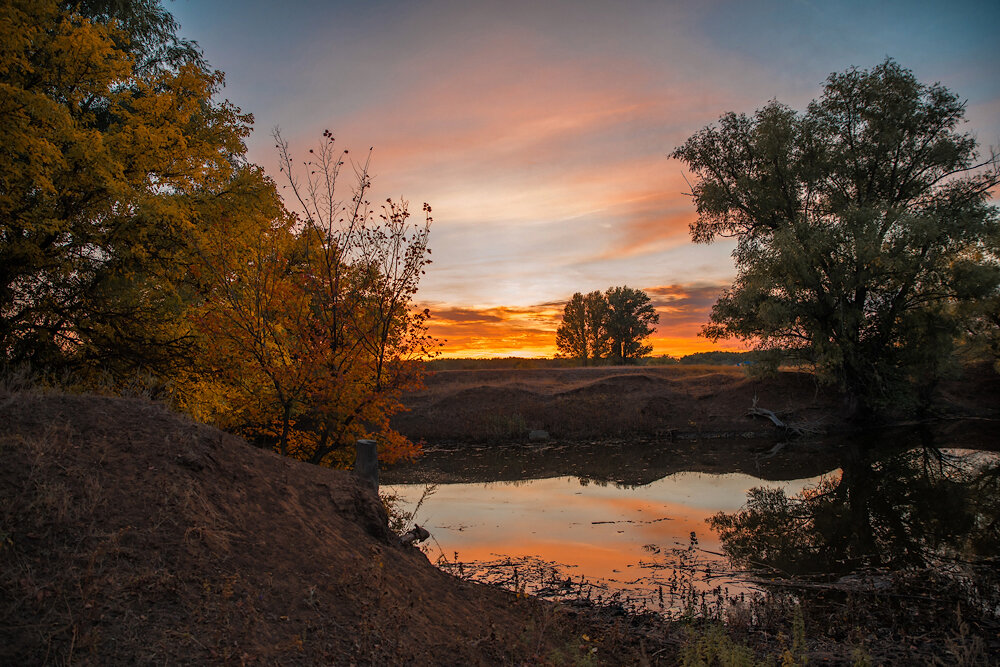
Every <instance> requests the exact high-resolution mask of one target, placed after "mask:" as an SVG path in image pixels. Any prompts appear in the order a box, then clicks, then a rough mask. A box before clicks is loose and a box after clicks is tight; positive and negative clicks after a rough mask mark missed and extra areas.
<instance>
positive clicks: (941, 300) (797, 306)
mask: <svg viewBox="0 0 1000 667" xmlns="http://www.w3.org/2000/svg"><path fill="white" fill-rule="evenodd" d="M964 111H965V107H964V104H963V102H962V101H961V100H960V99H959V98H958V97H957V96H956V95H955V94H953V93H951V92H950V91H948V90H947V89H946V88H944V87H943V86H941V85H940V84H933V85H926V84H922V83H920V82H918V81H917V80H916V78H915V77H914V76H913V74H912V73H911V72H910V71H908V70H906V69H904V68H902V67H900V66H899V65H898V64H897V63H895V62H894V61H892V60H887V61H885V62H884V63H882V64H881V65H879V66H877V67H874V68H872V69H870V70H864V69H856V68H855V69H850V70H848V71H846V72H843V73H835V74H832V75H830V77H829V78H828V79H827V82H826V85H825V87H824V89H823V94H822V96H821V97H820V98H819V99H818V100H814V101H813V102H811V103H810V104H809V105H808V107H807V109H806V111H805V112H804V113H800V112H796V111H794V110H792V109H790V108H789V107H787V106H785V105H783V104H780V103H779V102H776V101H775V102H771V103H769V104H767V105H766V106H765V107H764V108H762V109H760V110H758V111H757V112H756V113H755V114H754V115H753V116H747V115H745V114H736V113H727V114H725V115H724V116H722V118H721V119H720V120H719V122H718V124H717V125H710V126H708V127H706V128H704V129H702V130H701V131H699V132H698V133H696V134H695V135H694V136H692V137H691V138H689V139H688V140H687V141H686V142H685V143H684V144H683V145H682V146H680V147H679V148H677V149H676V150H675V151H674V153H673V157H675V158H677V159H679V160H682V161H683V162H685V163H686V164H687V165H688V167H689V168H690V169H691V171H692V172H693V174H694V175H695V176H696V177H697V180H696V182H695V184H694V186H693V190H692V196H693V199H694V203H695V206H696V208H697V212H698V219H697V221H696V222H694V223H693V224H692V225H691V235H692V237H693V239H694V240H695V241H697V242H703V243H708V242H711V241H712V240H713V239H716V238H719V237H735V239H736V241H737V246H736V249H735V251H734V253H733V257H734V259H735V262H736V269H737V277H736V280H735V282H734V284H733V286H732V287H731V288H730V289H729V290H727V291H726V292H725V293H724V294H723V296H722V297H721V298H720V299H719V301H718V303H716V305H715V307H714V308H713V310H712V315H711V320H710V323H709V324H708V325H707V326H706V328H705V330H704V333H705V335H707V336H708V337H710V338H712V339H716V340H717V339H719V338H724V337H730V336H733V337H738V338H741V339H744V340H748V341H753V342H755V343H756V345H758V346H759V347H761V348H780V349H784V350H791V351H795V352H797V353H798V354H799V355H800V356H801V357H802V358H804V359H805V360H807V361H808V362H811V363H813V364H814V365H815V367H816V368H817V370H818V371H819V372H820V373H821V374H822V375H823V376H825V377H828V378H830V379H831V380H834V381H837V382H839V383H840V385H841V386H842V387H843V389H844V390H845V392H846V394H847V396H848V397H849V399H850V401H851V403H852V405H854V406H855V408H856V409H857V410H858V411H859V412H862V413H868V412H870V411H871V410H877V409H879V408H883V407H885V406H887V405H888V404H891V403H898V402H900V401H911V402H912V401H913V400H914V398H915V397H918V395H919V393H920V391H921V390H926V389H927V388H928V387H931V386H933V382H934V379H935V378H937V377H938V376H939V375H940V373H941V372H942V369H943V366H944V365H945V364H946V363H947V362H948V360H949V358H950V353H949V351H950V350H951V348H952V344H953V341H954V340H955V337H956V335H957V334H958V332H959V330H960V328H961V325H962V318H963V313H964V312H966V309H963V307H962V306H963V305H967V304H970V303H975V302H978V301H981V300H984V299H989V298H991V297H992V298H995V295H996V294H997V290H998V286H1000V263H998V256H1000V230H998V215H997V209H996V207H995V206H994V205H992V204H991V203H990V194H989V193H990V189H991V188H993V187H994V186H996V185H997V183H998V182H1000V171H998V168H997V166H998V165H997V160H996V159H995V157H994V158H992V159H985V160H978V159H977V158H978V155H977V152H976V140H975V137H974V136H973V135H972V134H970V133H963V132H961V131H960V130H959V125H960V123H961V122H962V121H963V117H964Z"/></svg>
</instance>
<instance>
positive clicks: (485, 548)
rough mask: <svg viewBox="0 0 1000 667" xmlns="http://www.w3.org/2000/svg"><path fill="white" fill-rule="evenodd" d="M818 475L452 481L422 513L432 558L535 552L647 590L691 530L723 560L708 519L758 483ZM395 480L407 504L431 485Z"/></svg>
mask: <svg viewBox="0 0 1000 667" xmlns="http://www.w3.org/2000/svg"><path fill="white" fill-rule="evenodd" d="M819 479H820V478H812V479H803V480H794V481H783V482H775V481H764V480H759V479H756V478H754V477H751V476H749V475H744V474H740V473H730V474H722V475H717V474H708V473H696V472H681V473H676V474H672V475H668V476H666V477H664V478H662V479H659V480H657V481H655V482H653V483H651V484H647V485H644V486H639V487H619V486H615V485H613V484H602V483H597V482H592V481H587V480H581V479H578V478H575V477H555V478H549V479H537V480H527V481H521V482H507V483H504V482H496V483H486V484H443V485H439V486H438V487H437V488H436V490H435V492H434V493H433V494H432V495H430V496H429V497H427V498H426V499H425V502H424V503H423V505H422V506H421V508H420V510H419V511H418V514H417V516H416V517H415V518H414V520H415V521H416V522H417V523H419V524H420V525H422V526H424V527H425V528H427V529H428V530H429V531H430V532H431V534H432V535H433V536H434V541H433V542H432V543H431V544H432V545H433V546H432V547H431V548H430V551H429V553H428V555H429V557H430V558H431V560H435V559H437V558H438V557H443V558H444V559H445V560H447V561H449V562H451V561H455V560H457V561H458V562H462V563H472V562H488V561H495V560H497V559H498V558H505V557H510V558H513V559H518V558H521V557H533V558H539V559H541V560H543V561H546V562H551V563H556V564H558V565H559V566H561V569H562V573H563V576H569V577H572V578H574V579H577V578H579V577H580V576H583V577H584V578H585V579H586V580H588V581H598V582H601V583H602V584H606V585H608V586H609V589H620V590H633V589H635V590H639V589H641V588H642V587H643V586H644V585H645V586H646V587H647V590H648V589H649V588H648V587H649V586H655V585H657V584H658V583H661V582H662V581H663V579H664V578H665V576H668V575H669V572H670V568H671V567H672V563H674V562H676V561H674V560H672V559H673V558H674V556H673V555H672V553H671V550H673V549H683V548H686V547H688V546H689V545H690V536H691V534H692V533H694V534H695V535H697V538H698V548H699V549H701V550H702V551H699V552H698V554H699V557H701V558H704V559H705V560H706V562H719V563H720V564H721V562H722V561H721V559H720V558H719V557H718V556H716V555H714V554H712V553H711V552H717V553H718V552H721V551H722V545H721V544H720V543H719V540H718V538H717V537H716V536H715V535H714V534H713V533H712V532H711V531H710V529H709V527H708V524H707V523H706V519H708V518H709V517H711V516H712V515H714V514H715V513H716V512H719V511H726V512H732V511H735V510H737V509H739V508H740V507H741V506H742V505H743V503H744V502H745V500H746V492H747V491H748V490H749V489H750V488H753V487H755V486H766V487H769V488H783V489H785V491H786V493H787V494H789V495H792V494H795V493H798V492H800V491H801V490H802V489H804V488H806V487H807V486H812V485H814V484H815V483H816V482H817V481H818V480H819ZM387 488H388V490H389V492H390V493H395V494H398V496H399V497H400V498H401V500H402V507H403V508H405V507H406V506H407V504H409V505H410V506H412V504H413V503H414V502H415V501H416V499H417V498H419V497H420V496H421V494H422V493H423V491H424V487H423V486H422V485H399V486H392V487H387ZM665 573H666V574H665Z"/></svg>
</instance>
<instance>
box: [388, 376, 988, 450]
mask: <svg viewBox="0 0 1000 667" xmlns="http://www.w3.org/2000/svg"><path fill="white" fill-rule="evenodd" d="M425 384H426V387H425V388H424V389H422V390H420V391H416V392H412V393H410V394H408V395H406V396H404V399H403V401H404V403H405V405H406V406H407V408H409V411H408V412H404V413H401V414H398V415H396V416H395V417H394V418H393V425H394V426H395V427H396V428H397V429H398V430H399V431H400V432H402V433H403V434H405V435H407V436H409V437H410V438H414V439H418V440H419V439H424V440H426V441H427V442H428V443H429V444H431V445H434V446H436V445H440V444H443V443H444V444H447V443H455V444H468V443H482V442H525V441H526V440H527V436H528V433H529V431H530V430H532V429H540V430H545V431H547V432H548V433H549V434H550V435H551V437H552V438H553V439H554V440H556V441H562V442H580V441H592V440H599V439H609V438H610V439H615V438H630V437H634V436H640V437H646V438H654V439H657V440H659V441H661V442H662V441H669V440H675V441H683V440H689V439H705V438H720V437H729V438H733V437H735V438H772V437H777V436H779V435H780V434H779V433H778V432H777V431H776V430H775V428H774V426H773V425H772V424H771V423H770V422H769V421H768V420H767V419H764V418H760V417H748V416H747V410H748V409H749V408H750V407H751V406H752V405H753V404H754V401H755V400H756V402H757V405H758V406H759V407H761V408H766V409H768V410H772V411H774V412H776V413H778V415H779V416H780V417H781V418H782V419H783V420H784V421H786V422H794V423H796V424H799V425H805V426H808V427H811V428H814V429H816V430H819V431H824V430H825V431H830V432H838V431H843V430H844V429H845V427H846V425H847V421H848V415H847V413H846V411H845V405H844V401H843V398H842V397H841V396H840V395H839V394H838V393H837V392H836V390H834V389H833V388H831V387H829V386H822V385H820V384H818V383H817V381H816V380H815V378H813V376H811V375H809V374H808V373H801V372H791V371H788V372H781V373H779V374H778V375H777V376H776V377H772V378H767V379H764V380H758V379H753V378H750V377H748V376H747V374H746V373H745V372H744V371H743V369H741V368H737V367H733V366H681V365H678V366H661V367H644V368H643V367H617V368H616V367H598V368H562V369H560V368H548V369H506V370H459V371H437V372H434V373H430V374H429V375H428V377H427V378H426V382H425ZM935 395H936V400H935V403H934V406H933V408H932V410H931V415H933V416H948V415H953V416H977V417H984V418H988V419H994V420H995V419H997V418H1000V375H998V374H997V373H996V372H995V371H994V370H993V369H992V368H991V367H990V366H988V365H985V364H982V365H979V366H973V367H968V368H966V369H965V370H964V373H963V374H962V375H961V376H959V377H956V378H953V379H951V380H948V381H946V382H942V383H940V385H938V387H937V391H936V394H935ZM898 417H899V418H900V419H902V420H909V419H911V417H910V416H909V415H905V414H902V413H901V414H900V415H899V416H898Z"/></svg>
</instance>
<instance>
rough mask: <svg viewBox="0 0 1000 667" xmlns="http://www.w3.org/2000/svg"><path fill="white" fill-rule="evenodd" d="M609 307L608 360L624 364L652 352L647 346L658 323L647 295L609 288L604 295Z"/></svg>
mask: <svg viewBox="0 0 1000 667" xmlns="http://www.w3.org/2000/svg"><path fill="white" fill-rule="evenodd" d="M604 298H605V299H606V301H607V304H608V316H607V324H606V326H607V332H608V339H609V341H610V344H611V345H610V347H611V350H610V354H609V357H608V358H609V359H611V361H612V363H616V364H626V363H632V362H634V361H635V360H637V359H641V358H642V357H645V356H646V355H647V354H649V353H650V352H652V351H653V346H652V345H649V344H648V343H646V339H647V338H649V336H651V335H652V334H653V332H654V331H656V327H655V326H654V325H656V324H658V323H659V321H660V316H659V314H657V312H656V309H654V308H653V304H652V303H650V300H649V295H647V294H646V293H645V292H643V291H642V290H638V289H632V288H631V287H627V286H625V287H611V288H609V289H608V291H607V292H605V293H604Z"/></svg>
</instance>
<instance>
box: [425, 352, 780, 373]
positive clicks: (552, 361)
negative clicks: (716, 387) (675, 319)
mask: <svg viewBox="0 0 1000 667" xmlns="http://www.w3.org/2000/svg"><path fill="white" fill-rule="evenodd" d="M762 356H763V355H762V354H761V353H760V352H755V351H750V352H724V351H717V352H694V353H692V354H686V355H684V356H682V357H673V356H670V355H668V354H663V355H658V356H646V357H642V358H640V359H634V360H632V361H631V362H630V363H629V365H631V366H671V365H673V364H684V365H687V366H695V365H705V366H740V365H745V364H753V363H755V362H757V361H758V360H759V359H760V358H761V357H762ZM584 365H585V364H583V363H582V361H581V360H580V359H578V358H570V357H555V358H543V357H493V358H488V359H475V358H461V357H437V358H434V359H428V360H427V361H424V362H423V366H424V368H425V369H427V370H429V371H459V370H489V369H511V368H579V367H581V366H584ZM586 365H587V366H614V365H616V363H615V362H614V360H611V359H597V360H595V359H591V360H589V361H588V363H587V364H586Z"/></svg>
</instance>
